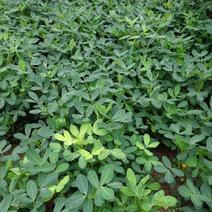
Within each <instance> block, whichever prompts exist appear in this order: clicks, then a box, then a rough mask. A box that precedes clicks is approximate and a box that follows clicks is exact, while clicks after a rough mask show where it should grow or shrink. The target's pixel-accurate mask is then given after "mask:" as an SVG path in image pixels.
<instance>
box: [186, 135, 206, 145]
mask: <svg viewBox="0 0 212 212" xmlns="http://www.w3.org/2000/svg"><path fill="white" fill-rule="evenodd" d="M204 138H205V135H204V134H200V135H195V136H193V137H192V138H191V139H190V144H196V143H198V142H200V141H202V140H203V139H204Z"/></svg>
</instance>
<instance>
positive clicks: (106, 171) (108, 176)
mask: <svg viewBox="0 0 212 212" xmlns="http://www.w3.org/2000/svg"><path fill="white" fill-rule="evenodd" d="M113 177H114V172H113V166H112V165H106V166H104V168H103V170H102V175H101V178H100V184H101V185H104V184H107V183H109V182H110V181H111V180H112V179H113Z"/></svg>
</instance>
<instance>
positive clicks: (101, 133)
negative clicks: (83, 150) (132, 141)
mask: <svg viewBox="0 0 212 212" xmlns="http://www.w3.org/2000/svg"><path fill="white" fill-rule="evenodd" d="M102 123H103V120H102V119H97V120H96V121H95V123H94V125H93V132H94V134H96V135H99V136H104V135H107V133H108V131H107V130H106V129H100V128H99V125H100V124H102Z"/></svg>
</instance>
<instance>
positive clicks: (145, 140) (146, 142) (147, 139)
mask: <svg viewBox="0 0 212 212" xmlns="http://www.w3.org/2000/svg"><path fill="white" fill-rule="evenodd" d="M143 139H144V143H145V145H146V146H148V145H149V143H150V136H149V134H144V136H143Z"/></svg>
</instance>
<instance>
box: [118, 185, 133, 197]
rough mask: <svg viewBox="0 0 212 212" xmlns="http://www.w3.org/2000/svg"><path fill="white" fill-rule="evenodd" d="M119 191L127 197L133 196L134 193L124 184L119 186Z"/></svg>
mask: <svg viewBox="0 0 212 212" xmlns="http://www.w3.org/2000/svg"><path fill="white" fill-rule="evenodd" d="M120 191H121V192H122V193H123V194H124V195H126V196H128V197H134V196H135V193H134V192H133V191H131V190H130V189H129V188H128V187H126V186H122V187H121V189H120Z"/></svg>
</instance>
